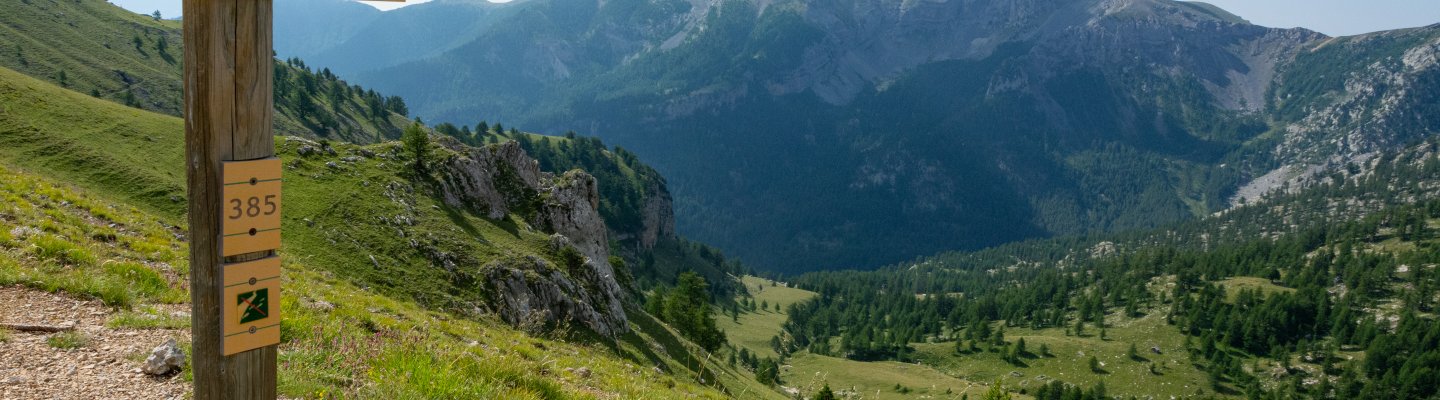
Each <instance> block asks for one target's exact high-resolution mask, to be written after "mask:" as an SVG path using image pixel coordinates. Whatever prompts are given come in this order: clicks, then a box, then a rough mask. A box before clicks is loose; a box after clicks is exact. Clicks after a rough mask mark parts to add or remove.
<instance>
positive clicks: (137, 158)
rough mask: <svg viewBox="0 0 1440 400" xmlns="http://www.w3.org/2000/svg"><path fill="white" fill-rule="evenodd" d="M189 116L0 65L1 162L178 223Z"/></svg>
mask: <svg viewBox="0 0 1440 400" xmlns="http://www.w3.org/2000/svg"><path fill="white" fill-rule="evenodd" d="M183 131H184V121H182V120H180V119H179V118H176V117H171V116H167V115H161V114H156V113H151V112H147V111H143V110H139V109H135V108H130V107H125V106H123V105H120V104H116V103H113V102H109V101H105V100H101V99H96V98H92V97H90V96H86V95H83V94H79V93H75V92H72V91H69V90H64V89H62V88H59V87H56V86H54V85H51V84H49V83H46V82H42V81H40V80H37V79H34V78H31V77H28V76H25V75H22V74H20V73H17V72H15V71H12V70H9V69H5V68H0V161H3V162H5V163H6V164H9V165H23V166H25V167H26V168H27V169H30V170H32V171H35V172H37V173H40V174H43V175H44V176H46V177H48V178H51V179H54V180H55V181H58V182H71V183H73V184H75V185H81V186H86V187H94V188H98V189H100V190H103V191H104V192H106V193H110V194H112V195H114V196H115V197H116V200H117V201H121V202H124V203H127V204H133V205H136V206H138V207H140V208H141V209H144V210H147V211H150V212H152V213H155V214H158V215H161V216H163V217H165V218H166V219H167V220H168V221H170V223H171V224H178V223H179V222H178V221H179V220H180V219H181V218H180V217H181V213H182V212H183V211H184V208H185V200H184V196H185V188H184V186H183V185H184V182H185V170H184V168H183V166H184V164H183V152H184V147H185V146H184V136H183Z"/></svg>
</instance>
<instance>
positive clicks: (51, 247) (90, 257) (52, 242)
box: [30, 235, 95, 267]
mask: <svg viewBox="0 0 1440 400" xmlns="http://www.w3.org/2000/svg"><path fill="white" fill-rule="evenodd" d="M30 246H31V249H32V252H33V253H35V255H36V256H38V257H40V259H42V260H51V261H55V262H58V263H61V264H64V265H72V266H82V267H83V266H90V265H95V254H93V253H91V252H90V251H89V250H86V249H85V248H83V247H80V246H78V245H75V244H74V243H71V242H69V241H66V240H65V239H61V238H59V237H57V236H54V235H35V236H33V237H31V238H30Z"/></svg>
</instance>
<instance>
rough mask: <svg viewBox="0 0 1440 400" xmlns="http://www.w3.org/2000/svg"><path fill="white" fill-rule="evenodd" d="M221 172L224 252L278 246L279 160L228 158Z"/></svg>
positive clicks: (222, 241) (270, 248)
mask: <svg viewBox="0 0 1440 400" xmlns="http://www.w3.org/2000/svg"><path fill="white" fill-rule="evenodd" d="M222 175H223V176H222V179H223V182H224V185H225V186H224V195H223V196H222V197H223V200H222V201H223V202H222V203H221V207H220V210H221V215H220V220H221V223H220V227H221V228H220V230H221V232H222V234H223V235H224V236H223V239H222V240H221V245H220V253H221V255H222V256H225V257H229V256H234V255H240V254H247V253H254V252H259V251H266V250H275V249H279V248H280V182H281V181H280V175H281V164H280V159H278V158H267V159H263V160H254V161H227V162H225V163H224V171H223V173H222Z"/></svg>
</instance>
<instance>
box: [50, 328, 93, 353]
mask: <svg viewBox="0 0 1440 400" xmlns="http://www.w3.org/2000/svg"><path fill="white" fill-rule="evenodd" d="M45 344H48V345H50V347H54V348H57V349H62V350H69V349H78V348H81V347H85V346H89V345H90V338H88V337H86V336H85V334H83V333H80V332H74V331H71V332H61V333H57V334H54V335H50V337H48V338H45Z"/></svg>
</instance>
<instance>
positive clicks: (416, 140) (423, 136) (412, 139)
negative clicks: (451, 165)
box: [401, 122, 430, 175]
mask: <svg viewBox="0 0 1440 400" xmlns="http://www.w3.org/2000/svg"><path fill="white" fill-rule="evenodd" d="M401 143H402V145H403V146H404V148H405V153H406V154H407V155H409V156H410V162H411V167H412V168H414V169H415V173H416V174H417V175H424V174H425V163H427V162H429V159H430V134H429V133H427V132H425V127H424V126H423V125H420V123H418V122H416V123H413V124H410V126H409V127H406V128H405V134H404V136H402V139H401Z"/></svg>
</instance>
